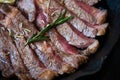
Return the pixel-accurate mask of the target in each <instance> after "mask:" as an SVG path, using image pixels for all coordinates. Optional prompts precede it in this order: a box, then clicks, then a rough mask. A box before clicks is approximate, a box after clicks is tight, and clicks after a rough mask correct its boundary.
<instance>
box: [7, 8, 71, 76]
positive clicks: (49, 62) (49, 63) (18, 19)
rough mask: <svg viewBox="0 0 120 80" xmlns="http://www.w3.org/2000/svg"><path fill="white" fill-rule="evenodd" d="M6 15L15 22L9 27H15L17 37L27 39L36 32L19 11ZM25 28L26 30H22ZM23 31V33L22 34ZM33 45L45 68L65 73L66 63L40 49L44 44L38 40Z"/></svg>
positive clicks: (67, 67) (66, 69) (67, 68)
mask: <svg viewBox="0 0 120 80" xmlns="http://www.w3.org/2000/svg"><path fill="white" fill-rule="evenodd" d="M12 9H13V8H12ZM14 12H15V10H14ZM16 13H17V12H16ZM11 14H12V13H11ZM7 16H8V17H9V18H10V19H11V20H12V23H16V24H13V25H11V26H12V27H11V28H12V30H15V29H16V30H15V32H18V34H17V35H19V37H25V38H26V39H28V38H30V37H31V36H32V35H33V34H35V33H36V32H38V31H37V30H36V28H35V27H34V26H33V25H32V24H31V23H29V22H28V21H27V20H26V19H25V18H24V17H23V16H22V15H21V13H19V12H18V13H17V14H16V16H12V17H11V15H10V14H9V15H8V14H7ZM8 20H9V19H8ZM23 21H24V22H23ZM7 22H10V20H9V21H7ZM21 23H22V24H21ZM18 25H19V26H18ZM28 26H29V27H28ZM14 28H15V29H14ZM26 29H27V32H26V31H24V30H26ZM23 31H24V32H23ZM23 33H24V36H23ZM34 46H35V47H36V48H37V50H35V52H36V53H37V55H38V56H39V58H40V60H41V61H42V63H44V65H45V66H46V67H47V68H49V69H52V70H55V71H56V70H57V72H58V73H60V74H63V73H65V72H66V73H67V71H68V70H69V69H70V68H69V66H68V65H66V64H64V62H61V61H59V60H57V58H56V56H55V55H53V52H45V50H44V51H43V50H42V49H41V47H44V46H45V47H46V45H44V44H42V43H40V42H37V43H34ZM31 48H32V49H34V48H33V47H32V46H31ZM46 49H47V48H46ZM38 51H39V53H38ZM50 54H51V55H50ZM43 58H44V60H43ZM63 64H64V65H63ZM53 65H54V67H53Z"/></svg>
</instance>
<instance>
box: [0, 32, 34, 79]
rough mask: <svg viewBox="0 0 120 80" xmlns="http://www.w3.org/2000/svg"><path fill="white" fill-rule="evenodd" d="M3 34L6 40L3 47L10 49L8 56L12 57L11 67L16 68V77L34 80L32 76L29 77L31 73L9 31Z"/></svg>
mask: <svg viewBox="0 0 120 80" xmlns="http://www.w3.org/2000/svg"><path fill="white" fill-rule="evenodd" d="M3 32H4V33H3ZM3 32H1V34H2V38H3V39H4V40H3V43H4V46H3V45H1V46H3V49H4V48H6V49H8V51H9V52H8V55H9V56H10V61H11V65H12V66H13V68H14V72H15V74H16V76H18V77H19V78H20V79H22V80H32V78H31V76H30V75H29V72H28V71H27V69H26V67H25V66H24V64H23V62H22V59H21V56H20V55H19V52H18V51H17V49H16V47H15V45H14V43H13V41H12V39H11V37H10V36H9V33H8V32H7V30H4V31H3Z"/></svg>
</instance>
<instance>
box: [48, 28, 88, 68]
mask: <svg viewBox="0 0 120 80" xmlns="http://www.w3.org/2000/svg"><path fill="white" fill-rule="evenodd" d="M49 34H50V39H51V42H52V43H51V45H52V47H53V48H54V50H55V51H56V54H58V55H59V56H60V58H62V60H63V61H65V62H66V63H68V64H70V65H71V66H72V67H73V68H78V66H79V65H80V64H82V63H84V62H85V60H86V59H87V57H85V56H83V55H80V51H79V50H77V49H76V48H75V47H73V46H71V45H69V44H68V42H67V41H66V40H65V39H64V38H63V37H62V36H61V35H60V34H59V33H58V32H57V31H56V30H55V29H52V30H51V31H50V33H49Z"/></svg>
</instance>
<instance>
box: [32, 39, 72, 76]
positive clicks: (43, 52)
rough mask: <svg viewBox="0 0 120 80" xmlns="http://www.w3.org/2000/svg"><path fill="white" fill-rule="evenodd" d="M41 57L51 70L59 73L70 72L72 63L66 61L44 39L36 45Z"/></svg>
mask: <svg viewBox="0 0 120 80" xmlns="http://www.w3.org/2000/svg"><path fill="white" fill-rule="evenodd" d="M34 50H35V52H36V53H37V55H38V57H39V59H40V60H41V61H42V63H44V65H45V66H46V67H47V68H48V69H51V70H54V71H55V72H57V73H59V74H64V73H69V72H71V71H72V70H71V69H72V68H71V66H70V65H68V64H66V63H64V62H63V61H62V60H61V59H60V58H59V56H58V55H56V53H55V52H54V51H53V49H52V47H51V46H50V44H49V43H48V42H47V41H42V42H39V43H37V44H36V48H35V47H34Z"/></svg>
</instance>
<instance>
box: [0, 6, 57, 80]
mask: <svg viewBox="0 0 120 80" xmlns="http://www.w3.org/2000/svg"><path fill="white" fill-rule="evenodd" d="M6 8H7V9H9V10H10V12H6ZM0 11H1V12H3V13H4V14H5V15H6V18H5V19H6V20H3V22H4V21H5V22H4V23H2V24H3V25H4V26H5V27H6V28H8V29H11V30H12V31H13V32H14V42H15V44H16V47H17V49H18V51H19V53H20V55H21V58H22V59H23V62H24V64H25V66H26V67H27V68H28V70H29V72H30V74H31V76H32V77H33V78H34V79H36V80H51V79H52V78H53V77H54V76H56V73H55V72H54V71H52V70H50V69H46V68H45V67H44V65H43V64H42V63H41V61H40V60H39V59H38V57H37V56H36V54H35V53H34V51H33V50H32V49H31V48H30V46H29V45H28V46H26V47H25V46H24V44H25V42H26V40H25V38H29V37H30V36H32V34H33V33H36V31H32V29H31V28H33V30H34V28H35V27H33V26H32V24H30V23H28V21H27V20H26V19H25V18H24V17H23V16H22V15H21V13H20V12H19V11H18V10H17V9H16V8H14V7H12V6H8V5H5V4H3V5H0ZM8 24H9V25H8ZM28 25H29V27H28ZM26 27H27V28H28V29H27V31H28V32H26V31H25V32H24V36H23V31H24V29H25V28H26ZM29 28H30V29H29ZM29 30H31V32H32V33H30V32H29ZM24 37H25V38H24Z"/></svg>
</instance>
